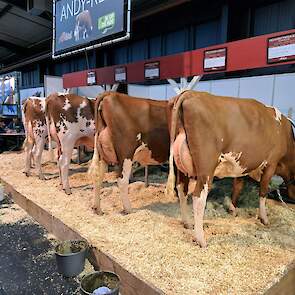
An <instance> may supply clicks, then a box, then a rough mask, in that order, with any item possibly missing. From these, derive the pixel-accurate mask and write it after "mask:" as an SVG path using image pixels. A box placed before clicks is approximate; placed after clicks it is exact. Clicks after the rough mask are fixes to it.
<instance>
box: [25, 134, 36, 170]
mask: <svg viewBox="0 0 295 295" xmlns="http://www.w3.org/2000/svg"><path fill="white" fill-rule="evenodd" d="M33 145H34V143H33V139H32V138H28V140H27V141H26V146H25V154H26V156H25V158H26V162H25V171H24V173H25V174H26V176H30V172H31V160H32V150H33Z"/></svg>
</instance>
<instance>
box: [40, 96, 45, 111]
mask: <svg viewBox="0 0 295 295" xmlns="http://www.w3.org/2000/svg"><path fill="white" fill-rule="evenodd" d="M40 105H41V112H42V113H45V106H46V101H45V99H40Z"/></svg>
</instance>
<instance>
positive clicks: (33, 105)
mask: <svg viewBox="0 0 295 295" xmlns="http://www.w3.org/2000/svg"><path fill="white" fill-rule="evenodd" d="M22 117H23V124H24V128H25V132H26V139H25V142H24V148H25V154H26V156H25V171H24V173H25V174H26V175H27V176H29V175H30V170H31V164H32V163H31V161H32V159H33V158H34V160H35V165H36V169H37V171H38V176H39V178H40V179H44V175H43V173H42V169H41V157H42V152H43V150H44V145H45V142H46V140H47V135H48V133H47V125H46V119H45V98H44V97H42V98H41V97H29V98H28V99H26V101H25V102H24V104H23V106H22Z"/></svg>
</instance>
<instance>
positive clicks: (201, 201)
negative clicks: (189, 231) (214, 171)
mask: <svg viewBox="0 0 295 295" xmlns="http://www.w3.org/2000/svg"><path fill="white" fill-rule="evenodd" d="M210 181H212V178H210V177H209V176H206V177H205V176H203V177H199V176H198V179H197V185H196V188H195V191H194V193H193V209H194V220H195V228H194V239H195V241H196V242H197V243H198V244H199V245H200V246H201V247H202V248H204V247H206V246H207V243H206V239H205V234H204V229H203V219H204V212H205V207H206V200H207V196H208V193H209V187H211V183H210Z"/></svg>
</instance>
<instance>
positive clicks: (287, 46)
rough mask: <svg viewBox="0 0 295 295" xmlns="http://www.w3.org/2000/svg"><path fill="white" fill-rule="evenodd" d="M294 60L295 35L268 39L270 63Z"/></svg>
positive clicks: (268, 60)
mask: <svg viewBox="0 0 295 295" xmlns="http://www.w3.org/2000/svg"><path fill="white" fill-rule="evenodd" d="M293 59H295V34H289V35H284V36H279V37H274V38H269V39H268V48H267V62H268V63H276V62H284V61H289V60H293Z"/></svg>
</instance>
